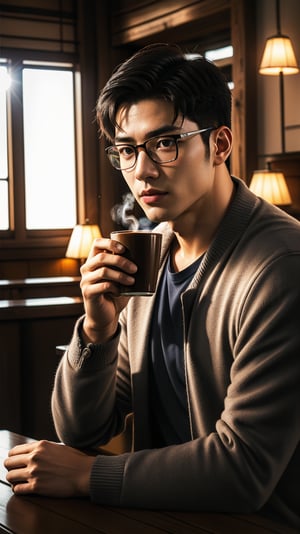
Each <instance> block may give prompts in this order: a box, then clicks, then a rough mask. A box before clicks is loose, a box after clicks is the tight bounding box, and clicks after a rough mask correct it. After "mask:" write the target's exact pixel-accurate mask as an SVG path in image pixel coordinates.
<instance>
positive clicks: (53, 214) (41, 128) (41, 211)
mask: <svg viewBox="0 0 300 534" xmlns="http://www.w3.org/2000/svg"><path fill="white" fill-rule="evenodd" d="M73 85H74V84H73V72H72V71H70V70H65V69H61V70H57V69H55V70H54V69H44V68H31V67H25V68H24V69H23V125H24V126H23V128H24V165H25V213H26V221H25V226H26V229H29V230H32V229H43V228H44V229H53V228H72V227H73V226H74V225H75V224H76V188H75V186H76V166H75V128H74V95H73Z"/></svg>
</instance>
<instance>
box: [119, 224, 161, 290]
mask: <svg viewBox="0 0 300 534" xmlns="http://www.w3.org/2000/svg"><path fill="white" fill-rule="evenodd" d="M110 237H111V239H114V240H115V241H119V243H122V245H124V247H125V248H126V251H125V253H124V256H126V257H127V258H128V259H129V260H130V261H132V262H133V263H135V264H136V265H137V267H138V270H137V272H136V273H134V274H133V276H134V278H135V283H134V284H133V285H131V286H122V289H121V295H135V296H137V295H139V296H143V295H145V296H147V295H152V294H153V293H154V292H155V290H156V283H157V275H158V269H159V261H160V251H161V242H162V234H159V233H155V232H149V231H147V230H120V231H114V232H112V233H111V234H110Z"/></svg>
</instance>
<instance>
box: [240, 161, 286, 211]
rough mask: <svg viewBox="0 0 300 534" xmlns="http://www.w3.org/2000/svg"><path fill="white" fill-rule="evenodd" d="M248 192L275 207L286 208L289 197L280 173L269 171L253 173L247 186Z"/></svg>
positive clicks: (282, 175)
mask: <svg viewBox="0 0 300 534" xmlns="http://www.w3.org/2000/svg"><path fill="white" fill-rule="evenodd" d="M249 189H250V191H252V192H253V193H255V194H256V195H257V196H258V197H261V198H264V199H265V200H267V201H268V202H270V203H271V204H276V206H288V205H290V204H291V203H292V199H291V195H290V192H289V190H288V186H287V183H286V180H285V177H284V174H283V173H282V172H273V171H270V170H267V169H266V170H261V171H254V173H253V175H252V179H251V183H250V186H249Z"/></svg>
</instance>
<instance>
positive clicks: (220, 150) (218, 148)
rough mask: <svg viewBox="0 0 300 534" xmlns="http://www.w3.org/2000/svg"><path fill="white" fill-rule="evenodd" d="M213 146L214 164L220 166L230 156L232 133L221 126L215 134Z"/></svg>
mask: <svg viewBox="0 0 300 534" xmlns="http://www.w3.org/2000/svg"><path fill="white" fill-rule="evenodd" d="M213 144H214V163H215V165H221V163H224V161H226V160H227V158H228V157H229V156H230V153H231V150H232V132H231V130H230V128H228V127H227V126H221V127H220V128H218V129H217V130H216V132H215V136H214V139H213Z"/></svg>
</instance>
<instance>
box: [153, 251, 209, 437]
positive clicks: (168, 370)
mask: <svg viewBox="0 0 300 534" xmlns="http://www.w3.org/2000/svg"><path fill="white" fill-rule="evenodd" d="M200 261H201V258H198V259H197V260H196V261H195V262H194V263H192V265H190V266H188V267H187V268H186V269H184V270H183V271H180V272H174V271H172V264H171V259H170V258H169V261H168V262H167V263H166V267H165V270H164V273H163V275H162V278H161V282H160V284H159V287H158V290H157V297H156V303H155V307H154V312H153V318H152V331H151V362H150V367H151V373H150V376H151V387H150V395H151V397H150V406H151V416H152V427H153V433H154V443H153V445H154V446H156V447H163V446H166V445H172V444H178V443H184V442H186V441H189V440H190V439H191V431H190V427H189V417H188V406H187V396H186V384H185V369H184V356H183V342H184V339H183V317H182V308H181V299H180V295H181V294H182V292H183V291H184V290H185V289H186V288H187V286H188V285H189V283H190V281H191V280H192V278H193V276H194V274H195V272H196V271H197V269H198V267H199V265H200Z"/></svg>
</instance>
